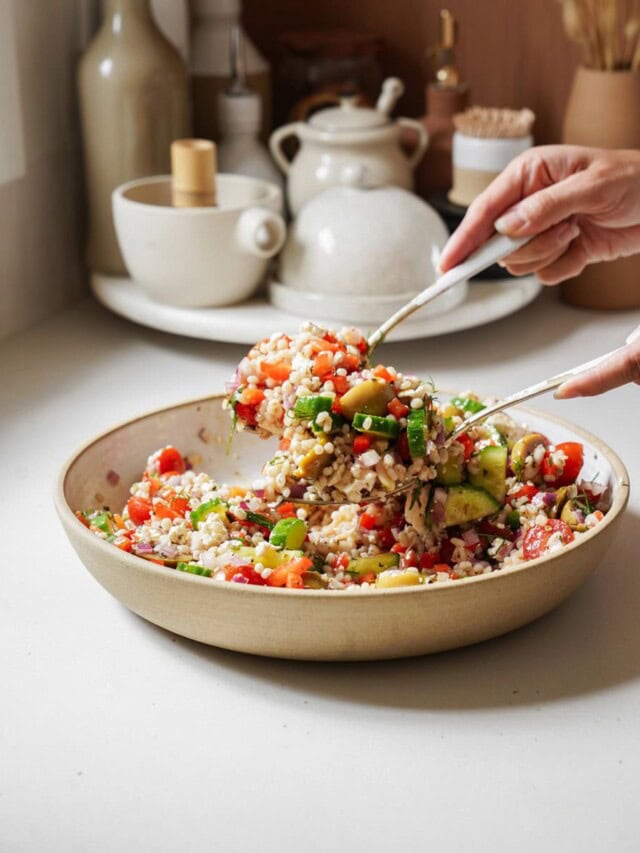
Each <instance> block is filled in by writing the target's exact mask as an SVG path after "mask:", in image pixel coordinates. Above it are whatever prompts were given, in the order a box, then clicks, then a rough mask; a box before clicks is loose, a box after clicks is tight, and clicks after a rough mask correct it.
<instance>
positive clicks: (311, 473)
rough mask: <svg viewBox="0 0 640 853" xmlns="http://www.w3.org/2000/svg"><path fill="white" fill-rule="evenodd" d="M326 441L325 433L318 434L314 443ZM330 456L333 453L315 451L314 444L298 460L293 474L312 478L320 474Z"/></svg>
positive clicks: (307, 478)
mask: <svg viewBox="0 0 640 853" xmlns="http://www.w3.org/2000/svg"><path fill="white" fill-rule="evenodd" d="M327 441H328V438H327V436H326V435H319V436H318V438H317V440H316V444H326V443H327ZM332 458H333V454H331V453H316V445H314V446H313V447H312V448H311V450H310V451H309V452H308V453H305V455H304V456H303V457H302V459H301V460H300V464H299V465H298V469H297V471H296V472H295V474H294V476H295V477H297V478H298V479H304V480H314V479H315V478H316V477H319V476H320V474H321V473H322V469H323V468H325V467H326V466H327V465H328V464H329V462H331V459H332Z"/></svg>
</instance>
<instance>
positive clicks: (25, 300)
mask: <svg viewBox="0 0 640 853" xmlns="http://www.w3.org/2000/svg"><path fill="white" fill-rule="evenodd" d="M92 8H93V3H92V0H0V124H1V125H2V127H3V128H4V132H2V131H0V161H1V162H2V164H3V166H2V167H0V339H2V338H4V337H7V336H8V335H10V334H12V333H16V332H19V331H20V330H21V329H24V328H26V327H27V326H29V325H32V324H33V323H36V322H38V321H39V320H42V319H44V318H45V317H47V316H48V315H50V314H51V313H52V312H55V311H56V310H58V309H60V308H61V307H63V306H64V305H66V304H68V303H69V302H71V301H73V300H74V299H75V298H77V297H78V295H79V294H80V293H82V292H83V290H84V288H85V287H86V275H85V271H84V268H83V263H82V234H83V222H82V218H83V217H82V203H81V198H82V194H81V162H80V153H79V148H80V146H79V137H78V122H77V111H76V103H75V90H74V85H75V84H74V70H75V64H76V61H77V57H78V55H79V52H80V51H81V49H82V45H83V43H84V40H85V38H86V34H87V31H88V30H89V29H90V27H91V25H92V23H93V21H92V14H91V11H92Z"/></svg>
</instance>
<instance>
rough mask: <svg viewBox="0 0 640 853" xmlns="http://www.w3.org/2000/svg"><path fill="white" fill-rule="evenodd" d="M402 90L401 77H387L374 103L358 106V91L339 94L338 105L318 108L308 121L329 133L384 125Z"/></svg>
mask: <svg viewBox="0 0 640 853" xmlns="http://www.w3.org/2000/svg"><path fill="white" fill-rule="evenodd" d="M403 91H404V85H403V84H402V81H401V80H398V78H397V77H389V78H388V79H387V80H385V81H384V83H383V84H382V91H381V93H380V97H379V98H378V101H377V103H376V106H375V107H361V106H359V105H358V96H357V95H353V96H346V97H342V98H340V104H339V106H337V107H329V108H327V109H324V110H319V111H318V112H317V113H315V114H314V115H313V116H312V117H311V118H310V119H309V124H310V126H311V127H313V128H315V129H316V130H321V131H324V132H328V133H333V132H337V133H339V132H344V131H353V130H369V129H372V128H377V127H384V126H385V125H388V124H389V123H390V118H389V114H390V113H391V110H392V109H393V108H394V106H395V104H396V101H397V100H398V98H399V97H400V95H402V93H403Z"/></svg>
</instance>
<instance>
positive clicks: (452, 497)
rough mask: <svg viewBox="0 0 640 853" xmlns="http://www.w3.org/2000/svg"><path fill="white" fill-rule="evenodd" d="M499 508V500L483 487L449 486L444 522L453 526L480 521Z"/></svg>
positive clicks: (448, 525)
mask: <svg viewBox="0 0 640 853" xmlns="http://www.w3.org/2000/svg"><path fill="white" fill-rule="evenodd" d="M499 509H500V504H499V502H498V501H497V500H496V499H495V498H494V497H493V496H492V495H490V494H489V493H488V492H485V491H484V490H483V489H477V488H475V487H474V486H449V488H448V489H447V500H446V503H445V505H444V523H445V525H446V526H447V527H451V526H453V525H454V524H466V523H467V522H469V521H478V520H479V519H481V518H484V517H485V516H487V515H492V514H493V513H494V512H497V511H498V510H499Z"/></svg>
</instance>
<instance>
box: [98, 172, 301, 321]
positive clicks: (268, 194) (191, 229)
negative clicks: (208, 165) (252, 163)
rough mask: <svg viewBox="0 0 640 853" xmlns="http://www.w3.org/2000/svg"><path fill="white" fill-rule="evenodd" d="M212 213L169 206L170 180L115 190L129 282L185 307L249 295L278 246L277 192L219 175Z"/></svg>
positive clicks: (250, 181) (142, 182) (280, 225)
mask: <svg viewBox="0 0 640 853" xmlns="http://www.w3.org/2000/svg"><path fill="white" fill-rule="evenodd" d="M216 186H217V196H218V205H217V207H172V206H171V178H170V177H168V176H162V177H153V178H143V179H141V180H137V181H129V182H128V183H126V184H122V186H120V187H118V188H117V189H115V190H114V192H113V196H112V201H113V217H114V222H115V227H116V233H117V235H118V242H119V244H120V249H121V251H122V256H123V258H124V261H125V264H126V266H127V269H128V270H129V273H130V274H131V277H132V278H133V279H134V281H136V282H138V283H139V284H141V285H143V287H144V288H145V290H146V291H147V292H148V294H149V295H150V296H151V297H153V298H154V299H156V300H158V301H159V302H164V303H166V304H168V305H178V306H181V307H187V308H205V307H212V306H219V305H231V304H233V303H235V302H241V301H242V300H244V299H247V298H248V297H249V296H251V295H252V294H253V293H254V292H255V290H256V289H257V288H258V286H259V285H260V282H261V281H262V279H263V278H264V276H265V273H266V270H267V266H268V263H269V258H271V257H273V256H274V255H275V254H276V253H277V252H278V251H279V250H280V248H281V247H282V244H283V243H284V239H285V236H286V226H285V223H284V220H283V219H282V216H281V215H280V211H281V210H282V205H283V200H282V190H281V189H280V187H278V186H276V185H275V184H272V183H269V182H268V181H262V180H259V179H257V178H248V177H245V176H243V175H218V176H217V179H216Z"/></svg>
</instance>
